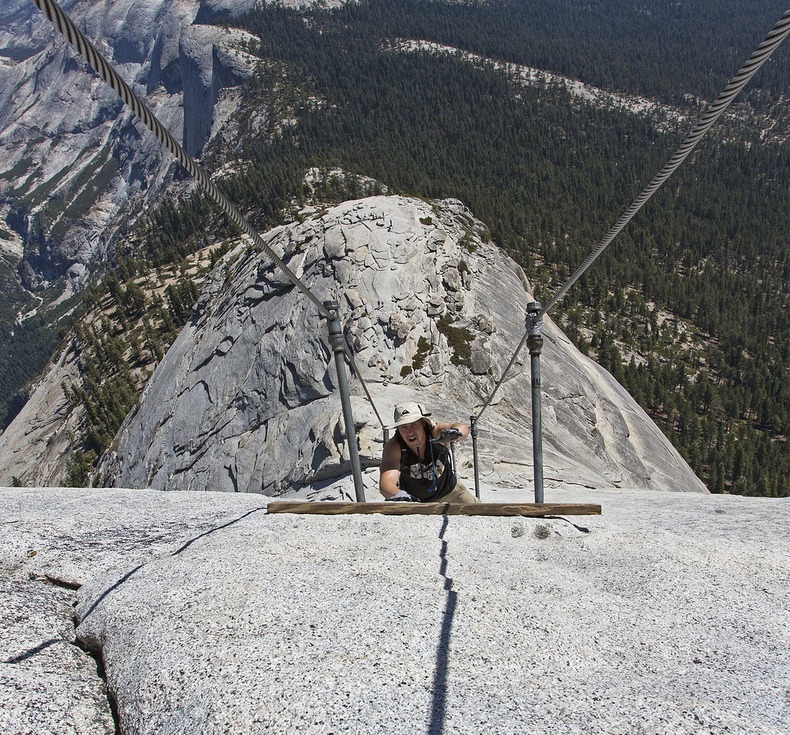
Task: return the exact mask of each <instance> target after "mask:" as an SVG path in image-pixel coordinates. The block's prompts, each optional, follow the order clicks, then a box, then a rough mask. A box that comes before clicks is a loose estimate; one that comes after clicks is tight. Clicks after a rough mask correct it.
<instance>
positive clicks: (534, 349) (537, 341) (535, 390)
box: [527, 301, 543, 503]
mask: <svg viewBox="0 0 790 735" xmlns="http://www.w3.org/2000/svg"><path fill="white" fill-rule="evenodd" d="M527 347H528V348H529V362H530V368H531V370H532V460H533V463H534V466H535V467H534V469H535V502H536V503H542V502H543V426H542V424H541V393H540V352H541V350H542V349H543V309H542V307H541V305H540V304H539V303H538V302H537V301H530V303H528V304H527Z"/></svg>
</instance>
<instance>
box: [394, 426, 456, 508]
mask: <svg viewBox="0 0 790 735" xmlns="http://www.w3.org/2000/svg"><path fill="white" fill-rule="evenodd" d="M396 436H397V438H398V444H400V480H399V482H398V486H399V487H400V489H401V490H405V491H406V492H407V493H409V495H413V496H414V497H415V498H417V499H418V500H420V501H421V502H425V501H428V500H438V499H440V498H442V497H443V496H445V495H447V493H449V492H450V490H452V489H453V488H454V487H455V473H454V472H453V468H452V464H451V463H450V450H449V449H448V448H447V447H445V446H444V445H443V444H431V440H430V436H426V441H427V442H428V446H427V447H426V449H425V455H426V456H425V462H422V461H421V460H420V458H419V457H418V456H417V455H416V454H415V453H414V452H412V450H411V449H410V448H409V447H408V446H407V445H406V442H405V441H403V438H402V437H401V435H400V433H398V434H396Z"/></svg>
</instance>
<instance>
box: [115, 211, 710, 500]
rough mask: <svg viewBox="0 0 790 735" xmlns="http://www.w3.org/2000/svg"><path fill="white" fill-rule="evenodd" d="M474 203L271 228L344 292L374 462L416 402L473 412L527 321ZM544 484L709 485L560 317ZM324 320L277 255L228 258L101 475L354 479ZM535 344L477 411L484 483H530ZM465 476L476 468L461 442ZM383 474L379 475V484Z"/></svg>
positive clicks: (216, 484)
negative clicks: (274, 259) (400, 415)
mask: <svg viewBox="0 0 790 735" xmlns="http://www.w3.org/2000/svg"><path fill="white" fill-rule="evenodd" d="M484 233H485V227H484V226H483V225H482V223H480V222H479V221H477V220H475V219H474V217H472V215H471V214H470V213H469V211H468V210H467V209H466V208H465V207H464V205H463V204H462V203H461V202H458V201H457V200H446V201H443V202H434V203H426V202H423V201H419V200H416V199H408V198H404V197H395V196H393V197H371V198H368V199H364V200H359V201H350V202H345V203H344V204H341V205H339V206H337V207H334V208H332V209H330V210H327V211H323V212H318V213H316V214H315V215H314V216H313V217H311V218H309V219H306V220H305V221H303V222H302V223H300V224H292V225H288V226H284V227H279V228H276V229H274V230H272V231H270V232H269V233H267V234H266V235H265V236H264V237H265V239H266V240H267V241H268V243H269V245H270V246H271V247H272V248H273V249H274V250H275V251H277V252H279V253H281V254H282V257H283V259H284V260H285V261H286V262H287V263H288V264H289V267H290V268H291V269H292V270H293V271H294V272H295V273H296V275H297V276H298V277H299V278H300V279H302V280H303V282H304V283H305V284H306V285H307V286H308V287H309V288H310V289H311V291H312V292H313V294H314V295H315V296H316V297H317V298H318V299H319V300H320V301H324V300H332V299H336V300H337V301H338V302H339V311H340V314H341V321H342V323H343V324H344V326H345V329H346V338H347V341H348V343H349V344H350V346H351V347H352V348H353V351H354V355H355V357H354V363H355V366H356V368H357V369H358V370H359V374H360V376H361V377H362V378H363V379H364V381H365V384H366V385H367V387H368V388H369V391H370V393H371V395H372V398H373V406H371V404H370V403H369V402H368V401H367V400H366V398H365V395H364V391H363V387H362V385H361V383H360V382H359V381H353V396H352V404H353V409H354V417H355V421H356V424H357V429H358V442H359V447H360V452H361V456H362V461H363V464H364V465H365V466H369V467H375V466H377V464H378V461H379V459H380V453H381V446H382V441H383V434H382V427H381V422H379V420H378V416H380V417H381V418H382V419H383V421H384V423H387V422H388V421H389V417H390V415H391V412H392V406H393V404H395V403H397V402H400V401H403V400H419V401H420V402H422V403H423V404H424V405H425V406H426V407H427V408H428V409H429V410H432V411H433V412H434V414H435V415H436V416H439V417H452V418H453V419H467V418H468V417H469V416H471V415H476V413H477V411H478V410H479V408H480V406H481V405H482V404H483V403H484V401H485V400H486V399H487V398H488V396H489V395H490V393H491V391H492V390H493V388H494V386H495V384H496V382H497V381H498V379H499V377H500V375H501V372H502V370H503V369H504V366H505V365H506V364H507V362H508V361H509V360H510V358H511V356H512V354H513V351H514V350H515V348H516V345H517V344H518V342H519V340H520V338H521V335H522V334H523V331H524V313H525V306H526V304H527V303H528V302H529V301H532V300H533V299H532V296H531V295H530V294H529V292H528V283H527V280H526V278H525V276H524V274H523V272H522V271H521V269H520V268H519V267H518V266H517V265H516V264H515V263H514V262H513V261H512V260H511V259H510V258H509V257H508V256H506V255H505V254H504V253H503V252H502V251H501V250H499V249H498V248H497V247H496V246H495V245H493V244H492V243H489V242H484V240H483V239H482V237H481V235H483V234H484ZM544 339H545V344H544V350H543V357H542V374H543V390H544V420H543V424H544V440H543V441H544V475H545V478H546V482H547V484H548V485H555V486H573V485H581V486H586V487H618V486H633V487H642V488H652V489H658V490H679V491H687V490H695V491H700V492H704V491H705V488H704V486H703V485H702V483H701V482H700V481H699V480H698V479H697V478H696V476H695V475H694V474H693V473H692V472H691V470H690V469H689V467H688V466H687V464H686V463H685V462H684V461H683V460H682V459H681V458H680V456H679V455H678V454H677V452H676V451H675V450H674V449H673V448H672V446H671V445H670V443H669V441H668V440H667V439H666V438H665V437H664V436H663V434H661V432H660V431H659V430H658V429H657V427H656V426H655V425H654V424H653V422H652V421H651V420H650V419H649V418H648V417H647V415H646V414H645V413H644V412H643V411H642V410H641V409H640V408H639V407H638V406H637V404H636V403H635V402H634V401H633V400H632V399H631V397H630V396H629V395H628V394H627V393H626V392H625V391H624V390H623V389H622V388H621V386H619V384H618V383H617V382H616V381H614V380H613V379H612V378H611V376H609V375H608V374H607V373H606V372H605V371H604V370H602V369H601V368H600V367H599V366H597V365H596V364H595V363H593V362H592V361H591V360H589V359H587V358H586V357H584V356H583V355H581V354H580V353H579V352H578V351H577V350H576V349H575V348H574V347H573V346H572V344H571V343H570V341H569V340H568V339H567V338H566V337H565V336H564V335H563V334H562V332H561V331H560V330H558V329H557V328H556V327H555V326H554V324H553V323H552V322H551V320H548V319H547V320H546V322H545V324H544ZM336 382H337V380H336V376H335V373H334V364H333V359H332V356H331V354H330V350H329V347H328V339H327V325H326V323H325V322H324V321H322V319H321V317H320V315H319V313H318V310H317V308H316V307H315V305H314V304H313V303H312V302H310V300H309V299H307V298H306V297H305V296H304V295H303V294H302V293H301V292H299V291H298V290H297V289H296V288H295V287H293V285H292V284H291V283H290V281H288V280H287V278H285V277H284V276H283V275H282V274H281V273H280V272H279V270H277V269H275V268H274V267H273V265H272V264H270V263H269V262H267V259H266V258H265V257H264V256H262V255H259V254H257V253H255V252H253V251H252V250H251V249H250V248H248V247H247V245H245V244H242V245H240V246H239V247H237V248H236V249H235V250H234V251H233V252H231V253H230V254H228V255H227V256H226V258H225V260H224V261H223V262H221V263H220V264H218V266H217V267H216V269H215V272H214V274H213V275H212V276H211V277H210V278H209V280H208V281H207V286H205V287H204V291H203V294H202V296H201V297H200V301H199V302H198V304H197V305H196V307H195V311H194V314H193V316H192V318H191V320H190V322H189V323H188V324H187V326H186V327H185V328H184V330H183V332H182V333H181V334H180V336H179V337H178V339H177V340H176V342H175V343H174V345H173V346H172V348H171V349H170V351H169V352H168V354H167V355H166V357H165V359H164V360H163V362H162V363H161V364H160V366H159V368H158V369H157V371H156V373H155V374H154V376H153V377H152V378H151V380H150V381H149V383H148V385H147V387H146V389H145V392H144V393H143V395H142V398H141V401H140V406H139V409H138V410H137V411H136V413H134V415H132V416H130V417H128V419H127V421H126V422H125V424H124V426H123V427H122V429H121V431H120V432H119V435H118V437H117V446H116V447H114V449H113V451H111V452H109V453H108V454H107V455H106V456H105V458H104V460H103V461H102V463H101V466H100V481H101V482H102V483H104V484H108V485H115V486H123V487H154V488H159V489H169V490H226V491H241V492H259V493H265V494H269V495H274V494H279V493H282V492H286V491H292V490H293V489H294V488H297V487H299V486H302V485H314V484H315V483H318V482H321V481H325V480H327V479H331V478H335V477H339V476H342V475H344V474H347V473H348V472H349V466H348V461H347V457H348V451H347V448H346V446H345V436H344V430H343V421H342V417H341V411H340V403H339V398H338V395H337V392H336V390H335V386H336ZM529 401H530V375H529V357H528V356H526V358H525V357H523V356H522V357H520V358H519V361H518V363H517V365H516V369H515V371H514V372H513V373H511V375H510V377H509V379H508V380H507V381H505V383H504V385H503V386H502V387H501V388H500V391H499V392H498V394H497V395H496V397H495V400H494V401H493V402H492V404H491V406H490V407H489V408H488V410H487V411H486V413H485V415H484V417H483V420H482V421H481V422H480V442H479V445H480V463H479V467H480V472H481V473H482V476H483V477H484V478H485V479H486V481H487V482H489V483H492V484H500V485H506V486H510V487H513V486H517V487H527V486H529V485H531V482H532V446H531V445H532V440H531V416H530V403H529ZM459 468H460V474H461V475H462V476H464V477H466V478H467V480H468V479H469V478H470V477H471V471H472V470H471V468H472V463H471V456H470V453H469V448H468V447H465V448H464V451H462V452H461V453H460V457H459ZM375 481H376V477H375V471H374V472H372V473H370V475H369V477H368V482H370V483H373V484H375Z"/></svg>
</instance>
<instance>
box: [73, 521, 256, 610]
mask: <svg viewBox="0 0 790 735" xmlns="http://www.w3.org/2000/svg"><path fill="white" fill-rule="evenodd" d="M261 510H266V506H262V507H260V508H253V509H252V510H250V511H247V512H246V513H244V515H241V516H239V517H238V518H234V519H233V520H232V521H228V522H227V523H223V524H222V525H221V526H215V527H214V528H210V529H209V530H208V531H204V532H203V533H201V534H198V535H197V536H195V537H194V538H191V539H189V541H187V542H186V543H184V544H182V545H181V546H180V547H179V548H178V549H176V550H175V551H174V552H173V553H172V554H170V556H177V555H178V554H181V553H182V552H184V551H185V550H186V549H188V548H189V547H190V546H191V545H192V544H194V543H195V541H198V540H200V539H202V538H205V537H206V536H210V535H211V534H212V533H216V532H217V531H221V530H222V529H223V528H228V527H229V526H232V525H234V524H236V523H238V522H239V521H242V520H244V519H245V518H246V517H247V516H250V515H252V514H253V513H257V512H258V511H261ZM144 566H145V564H138V565H137V566H136V567H135V568H134V569H131V570H129V571H128V572H127V573H126V574H124V575H123V576H122V577H121V578H120V579H118V581H116V582H114V583H113V584H112V585H110V586H109V587H108V588H107V589H106V590H104V592H102V593H101V595H99V596H98V597H97V598H96V599H95V600H94V601H93V604H92V605H91V606H90V607H89V608H88V610H87V611H86V612H85V614H84V615H83V616H82V618H81V619H80V622H82V621H83V620H85V619H86V618H87V617H88V616H89V615H90V614H91V613H92V612H93V611H94V610H95V609H96V608H97V607H98V606H99V604H100V603H101V602H102V600H104V598H105V597H107V595H109V594H110V592H112V591H113V590H115V589H118V587H120V586H121V585H122V584H124V583H125V582H126V581H128V580H129V578H130V577H132V576H134V575H135V574H137V572H139V571H140V570H141V569H142V568H143V567H144Z"/></svg>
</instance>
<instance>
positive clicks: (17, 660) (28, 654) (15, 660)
mask: <svg viewBox="0 0 790 735" xmlns="http://www.w3.org/2000/svg"><path fill="white" fill-rule="evenodd" d="M56 643H68V641H64V640H63V639H62V638H50V639H49V640H48V641H44V642H43V643H40V644H39V645H37V646H36V647H35V648H30V649H28V650H27V651H25V652H24V653H20V654H17V655H16V656H12V657H11V658H8V659H6V660H5V661H2V662H0V663H4V664H21V663H22V662H23V661H27V660H28V659H29V658H32V657H33V656H35V655H36V654H37V653H41V652H42V651H45V650H46V649H47V648H49V647H50V646H54V645H55V644H56Z"/></svg>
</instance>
